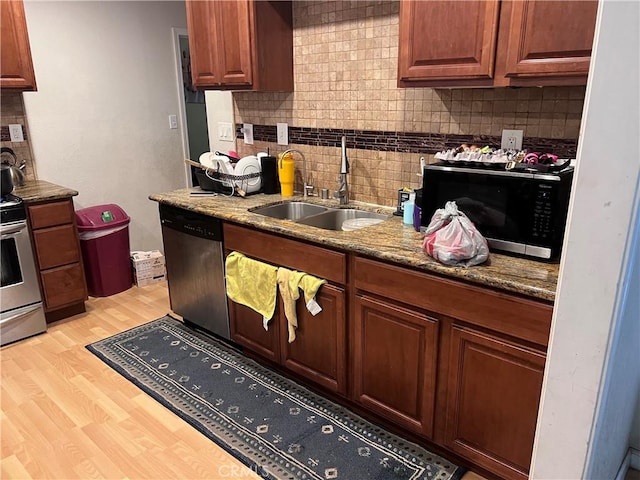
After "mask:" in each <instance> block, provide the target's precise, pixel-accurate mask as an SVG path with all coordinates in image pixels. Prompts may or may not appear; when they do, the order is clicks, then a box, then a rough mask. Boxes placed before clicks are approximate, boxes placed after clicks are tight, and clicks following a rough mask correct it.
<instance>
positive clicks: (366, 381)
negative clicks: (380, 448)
mask: <svg viewBox="0 0 640 480" xmlns="http://www.w3.org/2000/svg"><path fill="white" fill-rule="evenodd" d="M437 332H438V324H437V322H436V321H435V320H433V319H431V318H429V317H427V316H425V315H422V314H420V313H415V312H413V311H410V310H407V309H405V308H401V307H398V306H395V305H392V304H388V303H386V302H382V301H379V300H374V299H372V298H368V297H364V296H357V297H356V300H355V325H354V333H355V337H354V339H353V345H352V349H353V356H354V359H353V368H354V371H353V375H354V385H353V387H354V388H353V392H354V400H356V401H357V402H359V403H361V404H362V405H364V406H365V407H366V408H369V409H370V410H372V411H375V412H376V413H378V414H380V415H382V416H384V417H387V418H389V419H391V420H393V421H394V422H396V423H398V424H399V425H401V426H403V427H404V428H407V429H409V430H412V431H414V432H417V433H420V434H423V435H426V436H431V434H432V430H433V408H434V396H435V365H436V360H437V343H436V342H437Z"/></svg>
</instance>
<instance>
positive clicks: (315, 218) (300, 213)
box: [249, 201, 389, 230]
mask: <svg viewBox="0 0 640 480" xmlns="http://www.w3.org/2000/svg"><path fill="white" fill-rule="evenodd" d="M249 211H250V212H252V213H258V214H260V215H265V216H267V217H272V218H278V219H281V220H291V221H293V222H296V223H299V224H301V225H309V226H312V227H318V228H323V229H325V230H355V229H359V228H363V227H366V226H369V225H374V224H376V223H380V222H382V221H384V220H386V219H388V218H389V215H384V214H381V213H375V212H367V211H364V210H357V209H355V208H331V207H323V206H322V205H316V204H314V203H307V202H295V201H294V202H286V203H279V204H277V205H266V206H264V207H257V208H252V209H250V210H249Z"/></svg>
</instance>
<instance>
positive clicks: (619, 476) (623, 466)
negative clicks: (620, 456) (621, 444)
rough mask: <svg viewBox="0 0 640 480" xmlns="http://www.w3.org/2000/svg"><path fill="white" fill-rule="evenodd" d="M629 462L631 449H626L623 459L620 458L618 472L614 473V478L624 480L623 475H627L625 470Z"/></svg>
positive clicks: (627, 468)
mask: <svg viewBox="0 0 640 480" xmlns="http://www.w3.org/2000/svg"><path fill="white" fill-rule="evenodd" d="M630 464H631V449H629V450H627V454H626V455H625V456H624V460H622V464H621V465H620V468H619V469H618V474H617V475H616V478H615V480H624V477H626V476H627V471H628V470H629V465H630Z"/></svg>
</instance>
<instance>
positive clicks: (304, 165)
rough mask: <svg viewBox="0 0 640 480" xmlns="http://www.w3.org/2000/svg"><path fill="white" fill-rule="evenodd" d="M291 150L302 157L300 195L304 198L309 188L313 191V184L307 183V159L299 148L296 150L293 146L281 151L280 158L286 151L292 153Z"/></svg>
mask: <svg viewBox="0 0 640 480" xmlns="http://www.w3.org/2000/svg"><path fill="white" fill-rule="evenodd" d="M293 152H295V153H297V154H298V155H300V156H301V157H302V196H303V197H304V198H306V197H307V196H308V193H307V191H308V190H309V189H310V190H311V191H313V186H312V185H308V184H307V159H306V158H304V154H303V153H302V152H301V151H300V150H296V149H295V148H290V149H289V150H285V151H284V152H282V154H281V158H284V156H285V155H286V154H287V153H293ZM309 187H310V188H309Z"/></svg>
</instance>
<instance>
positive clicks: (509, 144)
mask: <svg viewBox="0 0 640 480" xmlns="http://www.w3.org/2000/svg"><path fill="white" fill-rule="evenodd" d="M500 148H502V149H503V150H521V149H522V130H502V141H501V142H500Z"/></svg>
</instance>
